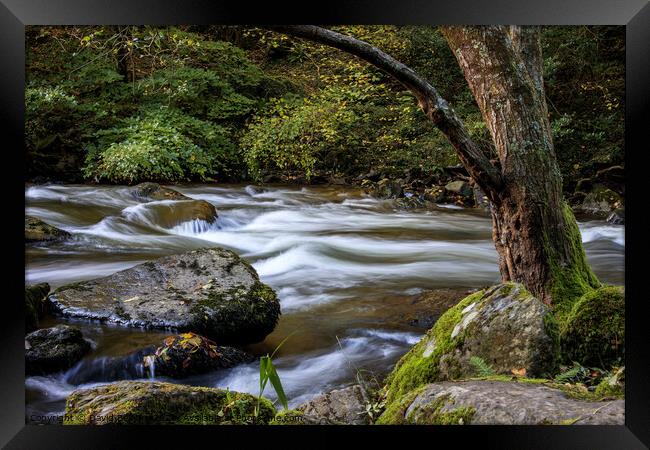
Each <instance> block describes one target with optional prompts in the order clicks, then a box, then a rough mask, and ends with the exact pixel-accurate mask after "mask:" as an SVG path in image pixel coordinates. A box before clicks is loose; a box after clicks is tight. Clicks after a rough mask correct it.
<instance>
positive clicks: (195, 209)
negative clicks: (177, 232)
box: [131, 183, 218, 227]
mask: <svg viewBox="0 0 650 450" xmlns="http://www.w3.org/2000/svg"><path fill="white" fill-rule="evenodd" d="M131 194H132V195H133V196H134V197H135V198H136V199H137V200H139V201H141V202H160V201H162V200H172V202H171V203H169V202H162V203H154V204H152V205H150V206H148V208H149V209H151V211H150V214H153V215H155V222H156V224H157V225H161V226H163V227H172V226H174V225H178V224H179V223H181V222H186V221H189V220H203V221H206V222H208V223H214V221H215V220H217V217H218V215H217V209H216V208H215V207H214V205H213V204H212V203H209V202H207V201H205V200H195V199H193V198H190V197H187V196H186V195H183V194H181V193H180V192H178V191H175V190H173V189H169V188H166V187H163V186H160V185H159V184H157V183H141V184H138V185H137V186H135V187H134V188H133V189H132V190H131Z"/></svg>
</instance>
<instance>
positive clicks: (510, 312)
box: [386, 283, 559, 405]
mask: <svg viewBox="0 0 650 450" xmlns="http://www.w3.org/2000/svg"><path fill="white" fill-rule="evenodd" d="M558 351H559V343H558V330H557V323H556V322H555V320H554V319H553V317H552V315H551V312H550V310H549V308H548V307H547V306H546V305H544V304H543V303H542V302H541V301H539V300H538V299H537V298H535V297H533V296H532V295H531V294H530V293H529V292H528V291H526V289H525V288H524V287H523V286H522V285H520V284H516V283H504V284H500V285H497V286H493V287H491V288H489V289H485V290H482V291H479V292H476V293H474V294H472V295H470V296H468V297H466V298H464V299H463V300H461V301H460V302H459V303H458V304H457V305H456V306H454V307H453V308H451V309H449V310H448V311H447V312H445V313H444V314H443V315H442V316H441V317H440V319H438V321H437V322H436V324H435V325H434V326H433V328H431V329H430V330H429V331H428V332H427V334H426V335H425V336H424V337H423V338H422V340H421V341H420V342H419V343H418V344H416V345H415V346H414V347H413V348H412V349H411V350H410V351H409V352H408V353H407V354H406V355H405V356H404V357H402V359H400V360H399V361H398V363H397V365H396V366H395V368H394V369H393V371H392V372H391V374H390V375H389V376H388V378H387V380H386V389H387V393H386V394H387V401H388V404H389V405H390V403H392V402H394V401H397V399H399V398H401V397H403V396H404V395H405V394H408V393H409V392H410V391H413V390H414V389H416V388H418V387H420V386H422V385H424V384H427V383H431V382H435V381H442V380H452V379H460V378H466V377H471V376H475V375H476V369H475V367H474V365H473V364H472V357H478V358H481V359H482V360H483V361H484V362H485V363H486V364H487V365H489V366H490V367H491V368H492V370H493V371H494V372H495V373H497V374H499V373H504V374H510V373H511V371H512V370H517V371H522V369H525V373H526V374H527V375H528V376H543V375H548V374H551V373H553V372H555V370H556V368H557V364H558Z"/></svg>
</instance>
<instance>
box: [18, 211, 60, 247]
mask: <svg viewBox="0 0 650 450" xmlns="http://www.w3.org/2000/svg"><path fill="white" fill-rule="evenodd" d="M70 236H71V234H70V233H68V232H67V231H63V230H60V229H58V228H57V227H55V226H52V225H50V224H49V223H45V222H43V221H42V220H41V219H37V218H36V217H32V216H25V241H26V242H42V241H62V240H64V239H68V238H69V237H70Z"/></svg>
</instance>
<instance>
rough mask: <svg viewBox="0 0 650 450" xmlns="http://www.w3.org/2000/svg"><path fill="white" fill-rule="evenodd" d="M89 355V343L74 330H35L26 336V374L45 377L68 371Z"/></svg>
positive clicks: (62, 326) (66, 327)
mask: <svg viewBox="0 0 650 450" xmlns="http://www.w3.org/2000/svg"><path fill="white" fill-rule="evenodd" d="M89 351H90V343H89V342H88V341H86V340H85V339H84V338H83V336H82V334H81V330H79V329H78V328H76V327H71V326H68V325H57V326H56V327H52V328H43V329H40V330H36V331H34V332H32V333H30V334H28V335H27V336H25V373H26V374H27V375H36V374H38V375H44V374H48V373H52V372H58V371H60V370H64V369H67V368H69V367H71V366H72V365H74V363H76V362H77V361H79V360H80V359H81V358H83V356H84V355H85V354H86V353H88V352H89Z"/></svg>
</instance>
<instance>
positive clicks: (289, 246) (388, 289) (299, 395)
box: [25, 185, 625, 419]
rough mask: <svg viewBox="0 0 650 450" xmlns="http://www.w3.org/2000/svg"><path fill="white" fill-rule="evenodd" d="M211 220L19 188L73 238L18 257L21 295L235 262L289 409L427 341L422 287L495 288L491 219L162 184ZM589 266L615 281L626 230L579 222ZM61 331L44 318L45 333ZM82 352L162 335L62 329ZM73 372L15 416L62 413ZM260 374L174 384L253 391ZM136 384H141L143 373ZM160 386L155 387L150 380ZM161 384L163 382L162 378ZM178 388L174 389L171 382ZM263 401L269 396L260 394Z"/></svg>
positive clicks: (449, 210)
mask: <svg viewBox="0 0 650 450" xmlns="http://www.w3.org/2000/svg"><path fill="white" fill-rule="evenodd" d="M170 187H172V188H174V189H176V190H178V191H180V192H182V193H183V194H185V195H187V196H189V197H193V198H196V199H203V200H207V201H208V202H210V203H212V204H214V205H215V206H216V207H217V209H218V211H219V219H218V220H217V222H216V224H213V225H211V226H210V225H208V224H206V223H202V222H199V221H194V222H185V223H183V224H181V225H177V226H173V227H165V226H164V225H163V224H161V221H160V220H159V217H157V216H156V215H155V214H154V213H153V212H152V209H151V207H150V206H147V205H148V204H142V203H138V202H137V201H136V200H135V199H134V198H133V197H132V195H131V194H130V190H129V188H128V187H119V186H117V187H116V186H84V185H39V186H27V187H26V188H25V201H26V214H29V215H33V216H36V217H38V218H40V219H42V220H44V221H46V222H48V223H50V224H52V225H55V226H57V227H59V228H62V229H64V230H66V231H69V232H70V233H73V235H74V238H73V239H71V240H68V241H66V242H61V243H53V244H52V243H49V244H38V245H30V246H28V247H27V248H26V267H25V277H26V283H27V284H33V283H37V282H48V283H49V284H50V285H51V286H52V288H56V287H57V286H60V285H63V284H66V283H70V282H75V281H81V280H86V279H91V278H97V277H101V276H105V275H109V274H111V273H114V272H116V271H118V270H122V269H126V268H129V267H131V266H134V265H136V264H138V263H141V262H144V261H146V260H149V259H153V258H156V257H159V256H164V255H168V254H173V253H179V252H184V251H187V250H190V249H194V248H200V247H206V246H222V247H226V248H229V249H232V250H234V251H236V252H237V253H238V254H239V255H241V256H242V257H243V258H245V259H246V260H248V261H249V262H250V263H251V264H252V265H253V267H255V269H256V270H257V272H258V273H259V275H260V278H261V280H262V281H263V282H265V283H267V284H268V285H270V286H271V287H273V288H274V289H275V290H276V292H277V293H278V297H279V298H280V302H281V307H282V316H281V319H280V322H279V324H278V326H277V328H276V329H275V331H274V332H273V333H272V334H271V335H269V336H268V337H267V338H266V340H265V341H264V342H263V343H260V344H256V345H253V346H249V347H248V348H247V350H249V351H250V352H252V353H254V354H256V355H263V354H266V353H267V352H272V351H273V349H274V348H275V346H277V345H278V344H279V343H280V342H281V341H282V340H283V339H284V338H285V337H286V336H288V335H289V334H292V333H293V334H292V335H291V337H290V338H289V339H288V340H287V341H286V343H285V344H284V345H283V346H282V347H281V349H280V350H279V352H278V354H277V355H276V358H275V363H276V366H277V367H278V372H279V375H280V378H281V379H282V382H283V385H284V388H285V391H286V394H287V397H288V398H289V400H290V406H295V405H297V404H299V403H301V402H303V401H305V400H308V399H309V398H311V397H313V396H314V395H317V394H318V393H321V392H324V391H327V390H331V389H334V388H337V387H342V386H345V385H346V384H350V383H352V382H353V381H354V379H355V377H356V374H357V371H358V370H362V371H368V372H371V373H374V374H376V376H377V377H381V376H383V375H385V374H386V373H387V371H389V370H390V368H391V366H392V365H393V364H394V363H395V362H396V360H397V359H398V358H399V357H400V356H401V355H403V354H404V353H405V352H406V351H407V350H408V349H409V347H410V346H412V345H413V344H415V343H416V342H417V341H418V339H419V337H420V336H421V335H422V334H423V333H424V332H425V331H426V330H425V329H423V328H420V327H417V326H416V325H413V324H412V321H410V320H409V317H411V315H412V310H411V309H412V306H411V305H412V303H413V300H414V299H415V298H417V296H418V294H420V293H421V292H422V291H424V290H429V289H441V288H454V289H471V288H478V287H484V286H487V285H491V284H495V283H496V282H498V280H499V273H498V266H497V259H496V252H495V250H494V247H493V244H492V241H491V221H490V217H489V214H488V213H487V212H485V211H483V210H479V209H463V208H458V207H454V206H447V205H439V207H438V208H436V209H434V210H427V211H425V210H417V211H404V210H399V209H396V208H395V207H394V203H393V201H390V200H378V199H374V198H371V197H369V196H367V195H365V194H364V193H363V192H362V191H360V190H358V189H354V188H343V187H338V186H337V187H325V186H322V187H321V186H314V187H311V186H310V187H300V186H266V187H264V188H258V187H253V186H244V185H217V186H215V185H183V186H170ZM580 229H581V232H582V236H583V241H584V243H585V248H586V251H587V256H588V259H589V262H590V263H591V264H592V267H593V268H594V270H595V272H596V274H597V275H598V276H599V277H600V279H601V280H602V281H603V282H607V283H615V284H623V281H624V259H623V255H624V245H625V238H624V227H623V226H621V225H611V224H609V223H607V222H604V221H596V220H588V221H580ZM59 322H62V319H51V318H50V319H47V320H46V321H45V322H44V324H42V325H43V326H51V325H54V324H56V323H59ZM66 323H74V324H75V325H77V326H79V327H81V329H82V331H83V332H84V335H85V336H86V337H87V338H89V339H90V340H91V341H92V342H93V346H94V350H93V352H92V353H91V354H90V355H89V356H87V358H90V359H96V360H97V361H98V363H99V362H101V358H102V357H108V356H115V355H124V354H126V353H129V352H131V351H133V350H136V349H138V348H141V347H143V346H144V345H148V344H152V343H153V344H159V343H160V342H161V341H162V338H163V337H164V336H165V335H167V334H166V333H164V332H162V331H160V330H156V331H152V330H148V331H147V330H137V329H124V328H120V327H116V326H107V325H104V324H99V323H93V322H83V321H74V322H70V321H67V322H66ZM74 371H75V367H73V368H71V369H70V370H68V371H67V372H65V373H60V374H55V375H51V376H43V377H42V376H35V377H29V378H27V379H26V402H27V404H26V415H27V418H28V419H29V418H30V417H36V416H39V415H44V414H61V413H62V412H63V410H64V407H65V398H66V396H67V395H69V394H70V393H71V392H72V391H73V390H75V389H78V388H80V387H90V386H93V385H96V384H97V383H87V384H82V385H74V384H73V383H71V382H70V381H69V379H70V378H71V375H72V374H73V373H74ZM258 374H259V371H258V365H257V364H256V363H253V364H250V365H243V366H238V367H235V368H233V369H229V370H224V371H217V372H214V373H210V374H207V375H202V376H198V377H193V378H191V379H186V380H181V382H183V383H187V384H195V385H202V386H214V387H228V388H229V389H231V390H235V391H245V392H251V393H254V394H257V392H258V387H259V384H258V383H259V380H258ZM143 376H146V375H143ZM159 379H162V378H159ZM166 381H172V380H166ZM176 382H178V381H176ZM265 395H267V396H268V397H269V398H271V399H273V398H274V396H273V392H270V391H267V392H266V393H265Z"/></svg>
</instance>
